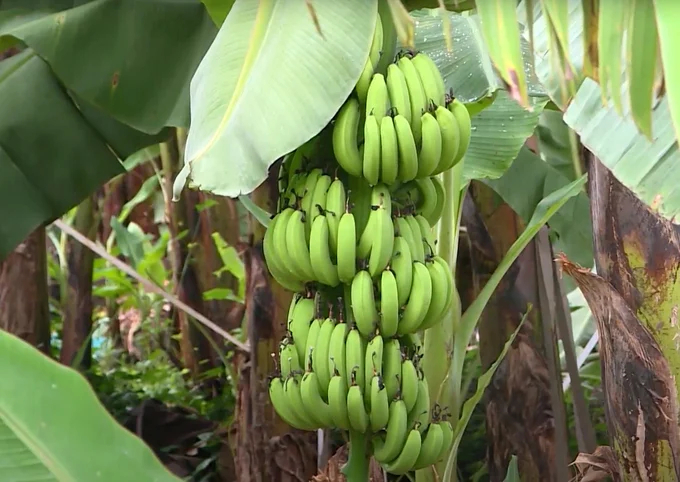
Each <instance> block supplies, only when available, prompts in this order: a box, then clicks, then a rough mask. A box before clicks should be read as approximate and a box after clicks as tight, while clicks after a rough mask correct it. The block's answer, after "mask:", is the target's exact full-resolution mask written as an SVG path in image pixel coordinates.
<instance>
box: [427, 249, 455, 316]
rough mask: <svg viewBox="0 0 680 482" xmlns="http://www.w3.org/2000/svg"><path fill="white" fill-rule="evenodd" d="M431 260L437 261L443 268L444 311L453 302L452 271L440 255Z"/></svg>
mask: <svg viewBox="0 0 680 482" xmlns="http://www.w3.org/2000/svg"><path fill="white" fill-rule="evenodd" d="M432 261H434V262H435V263H439V264H440V265H441V266H442V268H443V269H444V272H445V273H446V279H447V285H446V305H445V306H446V307H445V308H444V312H447V311H448V310H449V308H450V307H451V303H453V290H454V289H456V287H455V283H454V279H453V273H452V272H451V267H450V266H449V264H448V263H447V262H446V261H445V260H444V258H442V257H441V256H435V257H434V258H432Z"/></svg>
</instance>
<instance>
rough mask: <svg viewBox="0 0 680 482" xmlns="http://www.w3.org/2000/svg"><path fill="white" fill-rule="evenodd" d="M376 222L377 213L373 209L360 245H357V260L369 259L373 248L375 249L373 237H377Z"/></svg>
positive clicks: (360, 239)
mask: <svg viewBox="0 0 680 482" xmlns="http://www.w3.org/2000/svg"><path fill="white" fill-rule="evenodd" d="M375 221H376V215H375V211H374V210H373V209H371V211H370V213H369V215H368V222H367V223H366V227H365V228H364V231H363V232H362V233H361V237H360V238H359V243H358V244H357V258H358V259H367V258H368V256H369V255H370V254H371V248H372V247H373V237H374V235H375V227H374V226H373V224H374V223H375Z"/></svg>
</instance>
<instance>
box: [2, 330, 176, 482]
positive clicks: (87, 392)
mask: <svg viewBox="0 0 680 482" xmlns="http://www.w3.org/2000/svg"><path fill="white" fill-rule="evenodd" d="M0 393H2V396H1V397H0V480H2V481H3V482H12V481H20V480H21V481H25V482H38V481H41V482H47V481H55V482H81V481H82V482H85V481H95V480H96V481H101V482H120V481H130V482H133V481H144V482H179V480H180V479H178V478H177V477H175V476H173V475H172V474H170V473H169V472H168V471H167V470H166V469H165V468H164V467H163V466H162V465H161V463H160V462H159V461H158V459H157V458H156V457H155V456H154V454H153V452H152V451H151V449H149V447H148V446H146V445H145V444H144V442H143V441H142V440H141V439H139V438H137V437H136V436H134V435H133V434H132V433H130V432H128V431H127V430H126V429H125V428H123V427H122V426H120V425H119V424H118V423H117V422H116V421H115V420H114V419H113V417H111V415H110V414H109V413H108V412H107V411H106V409H105V408H104V407H103V406H102V405H101V404H100V403H99V400H98V399H97V396H96V395H95V393H94V392H93V391H92V388H91V387H90V385H89V384H88V382H87V381H86V380H85V379H84V378H83V377H82V376H81V375H80V374H79V373H78V372H76V371H74V370H72V369H70V368H67V367H65V366H63V365H61V364H59V363H57V362H55V361H53V360H51V359H50V358H48V357H46V356H45V355H43V354H42V353H40V352H39V351H38V350H36V349H35V348H33V347H32V346H31V345H29V344H28V343H26V342H24V341H22V340H20V339H19V338H17V337H15V336H14V335H10V334H9V333H7V332H3V331H0Z"/></svg>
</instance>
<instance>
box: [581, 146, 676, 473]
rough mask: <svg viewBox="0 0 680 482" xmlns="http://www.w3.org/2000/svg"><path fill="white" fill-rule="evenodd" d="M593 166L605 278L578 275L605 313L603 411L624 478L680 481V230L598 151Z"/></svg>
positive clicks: (596, 309)
mask: <svg viewBox="0 0 680 482" xmlns="http://www.w3.org/2000/svg"><path fill="white" fill-rule="evenodd" d="M588 171H589V176H588V177H589V185H588V188H589V194H590V199H591V215H592V220H593V234H594V236H593V239H594V251H595V264H596V268H597V273H598V275H599V276H600V277H601V279H602V280H603V281H602V282H599V281H598V282H597V283H595V282H594V281H592V279H591V278H590V277H588V276H585V275H581V274H580V272H579V271H578V270H572V272H574V273H575V275H576V276H574V278H575V279H576V280H577V281H579V280H580V284H581V288H582V290H583V291H584V295H586V297H587V298H586V299H587V300H588V303H589V305H590V308H591V310H592V311H593V314H594V315H595V317H596V319H597V320H598V328H599V331H600V347H601V364H602V384H603V388H604V391H605V401H606V405H605V415H606V419H607V425H608V428H609V434H610V437H611V439H612V448H613V450H614V452H615V453H616V456H617V458H618V462H619V468H620V473H621V475H620V476H621V478H620V479H619V478H618V477H616V479H617V480H626V481H643V480H644V481H652V480H677V478H680V435H679V434H678V427H677V423H678V407H677V394H678V390H679V388H680V351H679V349H680V334H679V333H680V332H679V331H678V300H680V281H679V280H680V277H679V275H680V227H678V226H677V225H674V224H673V223H671V222H670V221H668V220H666V219H664V218H661V217H660V216H658V215H657V214H656V213H655V212H654V211H653V210H652V209H651V208H649V207H648V206H647V205H645V204H644V203H642V202H641V201H640V200H639V199H637V198H636V197H635V195H634V194H633V193H632V192H631V191H630V190H629V189H627V188H626V187H625V186H623V185H622V184H621V183H620V182H618V181H617V180H616V179H615V178H614V176H612V174H611V173H610V172H609V170H607V168H605V167H604V166H603V165H602V163H601V162H600V161H599V160H598V159H597V158H595V157H594V156H592V155H589V169H588ZM598 279H599V278H598ZM588 296H590V298H588ZM668 477H670V478H668Z"/></svg>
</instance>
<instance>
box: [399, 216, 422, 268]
mask: <svg viewBox="0 0 680 482" xmlns="http://www.w3.org/2000/svg"><path fill="white" fill-rule="evenodd" d="M404 219H405V220H406V223H407V224H408V225H409V227H410V228H411V233H413V234H412V236H413V246H411V253H416V254H415V255H414V256H413V260H414V261H420V260H422V262H425V239H426V238H425V236H423V232H422V231H421V230H420V225H419V224H418V221H416V218H415V216H405V217H404Z"/></svg>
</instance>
